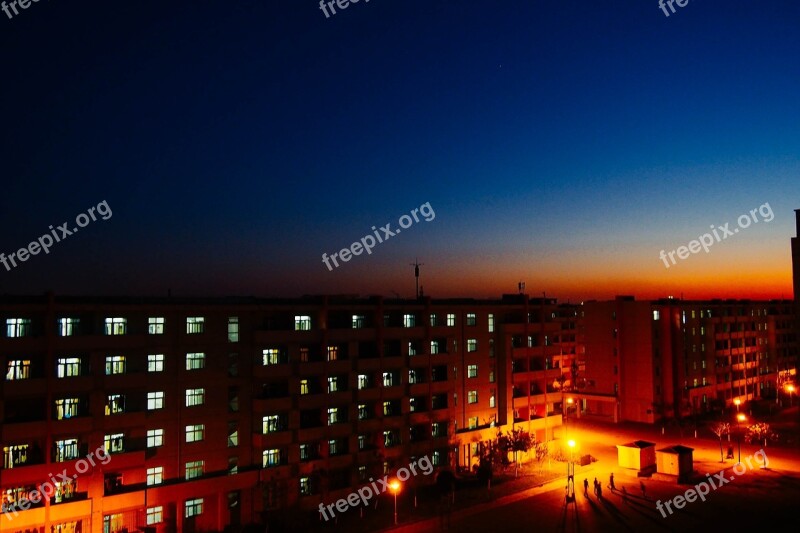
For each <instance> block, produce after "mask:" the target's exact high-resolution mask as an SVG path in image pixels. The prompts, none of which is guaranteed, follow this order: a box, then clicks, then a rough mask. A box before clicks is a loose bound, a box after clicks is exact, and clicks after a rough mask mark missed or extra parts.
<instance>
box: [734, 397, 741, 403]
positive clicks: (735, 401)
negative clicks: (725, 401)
mask: <svg viewBox="0 0 800 533" xmlns="http://www.w3.org/2000/svg"><path fill="white" fill-rule="evenodd" d="M733 403H735V404H736V405H739V404H740V403H742V400H740V399H739V398H736V399H735V400H733Z"/></svg>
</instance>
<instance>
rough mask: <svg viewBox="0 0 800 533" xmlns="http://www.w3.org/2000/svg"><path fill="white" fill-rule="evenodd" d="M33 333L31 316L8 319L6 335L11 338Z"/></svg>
mask: <svg viewBox="0 0 800 533" xmlns="http://www.w3.org/2000/svg"><path fill="white" fill-rule="evenodd" d="M30 334H31V320H30V318H9V319H6V336H7V337H9V338H15V337H27V336H28V335H30Z"/></svg>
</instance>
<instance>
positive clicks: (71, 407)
mask: <svg viewBox="0 0 800 533" xmlns="http://www.w3.org/2000/svg"><path fill="white" fill-rule="evenodd" d="M55 404H56V420H66V419H69V418H72V417H74V416H78V414H79V413H80V405H81V402H80V400H79V399H78V398H60V399H58V400H56V401H55Z"/></svg>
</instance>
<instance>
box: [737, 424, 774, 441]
mask: <svg viewBox="0 0 800 533" xmlns="http://www.w3.org/2000/svg"><path fill="white" fill-rule="evenodd" d="M745 440H746V441H747V442H749V443H753V442H761V441H764V446H765V447H766V446H767V441H768V440H771V441H776V440H778V434H777V433H775V432H774V431H772V429H771V428H770V427H769V424H767V423H766V422H757V423H755V424H753V425H751V426H749V427H748V428H747V435H746V436H745Z"/></svg>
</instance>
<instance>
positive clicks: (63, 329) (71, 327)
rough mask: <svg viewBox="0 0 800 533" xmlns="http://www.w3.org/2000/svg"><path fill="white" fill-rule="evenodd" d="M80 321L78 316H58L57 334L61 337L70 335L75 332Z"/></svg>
mask: <svg viewBox="0 0 800 533" xmlns="http://www.w3.org/2000/svg"><path fill="white" fill-rule="evenodd" d="M80 322H81V320H80V319H79V318H59V319H58V334H59V335H60V336H61V337H71V336H73V335H75V334H77V333H78V326H79V324H80Z"/></svg>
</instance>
